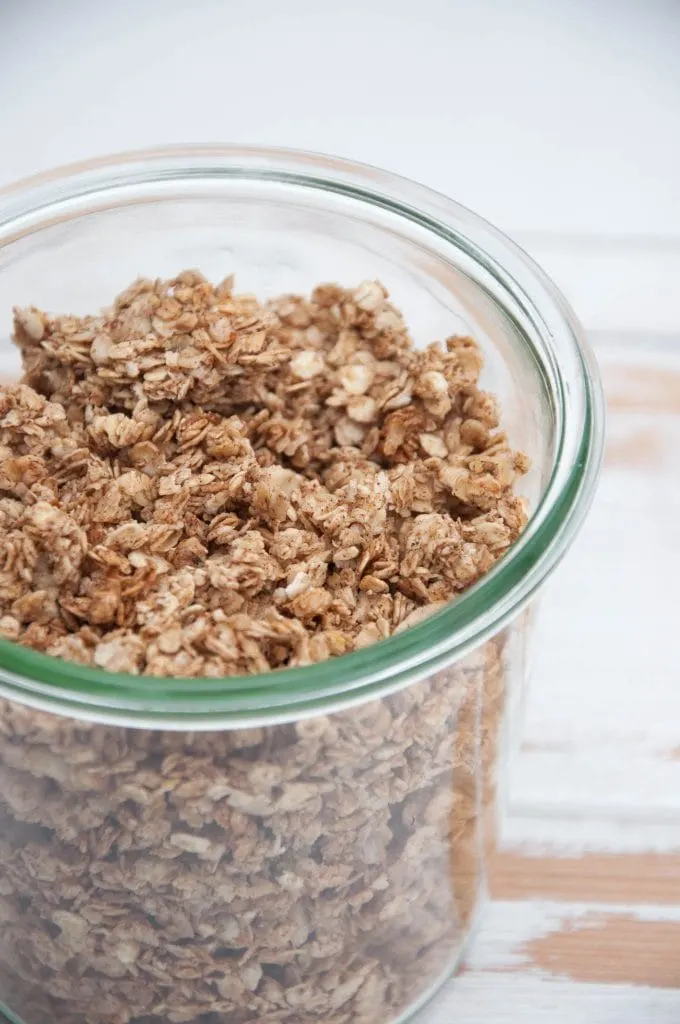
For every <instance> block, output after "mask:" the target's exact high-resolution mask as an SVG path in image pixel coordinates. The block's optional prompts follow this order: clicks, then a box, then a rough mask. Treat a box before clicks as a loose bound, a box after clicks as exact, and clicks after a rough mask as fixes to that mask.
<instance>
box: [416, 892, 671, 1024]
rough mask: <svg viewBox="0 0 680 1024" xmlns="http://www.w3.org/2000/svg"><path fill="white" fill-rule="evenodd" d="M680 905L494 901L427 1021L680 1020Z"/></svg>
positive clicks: (557, 1023)
mask: <svg viewBox="0 0 680 1024" xmlns="http://www.w3.org/2000/svg"><path fill="white" fill-rule="evenodd" d="M679 1020H680V908H673V907H659V906H654V905H652V906H646V905H645V906H638V907H630V908H619V909H618V910H617V911H614V910H613V909H612V907H611V906H607V905H606V904H604V905H603V904H600V903H594V902H592V903H591V902H585V903H569V904H567V903H559V902H554V901H543V900H531V901H519V902H516V901H510V902H508V901H495V902H493V903H491V904H490V906H489V908H488V910H487V913H486V914H485V916H484V918H483V921H482V924H481V927H480V929H479V931H478V933H477V935H476V936H475V940H474V942H473V943H472V947H471V949H470V953H469V956H468V960H467V965H466V967H465V970H464V971H463V972H462V974H461V975H460V976H459V977H458V978H456V979H454V980H453V981H452V982H451V983H450V984H449V985H448V986H447V988H446V990H445V991H444V993H442V995H441V996H440V997H439V998H438V999H437V1000H436V1001H435V1002H434V1004H433V1005H432V1006H430V1007H428V1009H427V1011H426V1012H425V1013H424V1014H423V1015H422V1017H421V1018H419V1020H418V1024H539V1022H540V1024H545V1022H546V1021H549V1022H550V1024H585V1022H588V1024H678V1021H679Z"/></svg>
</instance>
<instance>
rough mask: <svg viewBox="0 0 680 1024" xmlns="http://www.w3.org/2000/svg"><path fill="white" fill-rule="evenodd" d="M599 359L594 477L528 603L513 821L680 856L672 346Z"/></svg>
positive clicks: (677, 366) (679, 570)
mask: <svg viewBox="0 0 680 1024" xmlns="http://www.w3.org/2000/svg"><path fill="white" fill-rule="evenodd" d="M657 341H658V339H657ZM598 352H599V355H600V360H601V364H602V368H603V375H604V380H605V388H606V391H607V394H608V397H609V422H608V445H607V455H606V461H605V468H604V472H603V476H602V481H601V485H600V488H599V492H598V496H597V498H596V501H595V505H594V507H593V511H592V514H591V516H590V519H589V521H588V523H587V524H586V526H585V528H584V530H583V533H582V535H581V537H580V538H579V539H578V541H577V543H576V545H575V546H574V549H573V551H572V552H571V553H570V554H569V555H568V556H567V558H566V559H565V561H564V563H563V565H562V566H561V567H560V569H559V570H558V572H557V573H556V574H555V576H554V578H553V580H552V581H551V583H550V584H549V587H548V588H547V590H546V593H545V596H544V598H543V599H542V601H541V602H540V605H539V611H538V616H537V628H536V635H535V645H534V667H533V676H532V681H531V685H530V687H529V696H528V702H527V714H526V726H525V745H524V748H523V751H522V753H521V755H520V756H519V757H518V758H517V761H516V764H515V766H514V771H513V776H512V780H511V786H510V813H511V816H512V818H513V820H514V821H515V822H519V821H522V822H525V823H527V824H528V825H530V824H531V823H532V822H533V823H534V825H533V826H531V827H532V828H533V829H534V831H535V830H536V829H537V826H536V824H535V823H536V822H538V821H539V820H543V821H545V822H550V821H551V820H552V821H554V822H555V830H554V834H553V835H552V838H553V840H556V838H557V835H558V833H559V834H561V835H562V836H564V835H565V834H567V833H568V825H569V822H572V823H573V825H574V828H575V829H577V830H579V834H580V835H581V836H583V837H584V838H585V835H584V833H585V830H584V828H583V825H582V823H583V822H584V821H585V822H590V823H592V824H593V831H594V832H596V833H597V832H599V833H600V835H604V834H605V832H606V828H605V827H604V825H605V823H608V824H610V825H614V824H616V825H617V826H618V830H619V837H620V839H621V842H622V843H623V846H622V848H625V844H626V843H629V842H630V835H631V833H635V831H636V828H637V827H638V826H640V827H649V828H650V830H651V831H650V836H651V835H652V833H653V832H654V829H655V828H657V830H658V831H659V832H660V831H663V832H664V839H663V845H664V846H665V847H666V848H672V849H678V850H680V759H679V758H678V757H677V756H675V752H677V751H678V750H680V679H679V676H680V669H679V668H678V663H677V647H676V640H675V637H676V634H677V631H678V627H679V626H680V606H679V605H678V600H677V593H676V582H675V581H676V580H677V579H678V578H680V347H668V348H666V347H664V346H659V345H656V346H652V347H650V348H644V347H641V346H638V347H637V348H636V349H631V348H629V347H627V346H625V345H615V346H611V345H607V346H604V347H601V348H600V349H599V350H598ZM626 825H627V826H628V827H627V833H628V835H626V828H625V826H626ZM610 831H611V832H612V834H613V832H614V831H615V830H614V829H611V830H610ZM522 838H523V837H522V835H521V832H520V831H519V829H518V827H515V833H514V837H513V842H514V843H515V844H517V843H519V844H521V842H522ZM527 838H528V836H527ZM546 838H547V840H548V841H550V838H551V835H550V828H549V827H547V828H546ZM616 848H618V847H616Z"/></svg>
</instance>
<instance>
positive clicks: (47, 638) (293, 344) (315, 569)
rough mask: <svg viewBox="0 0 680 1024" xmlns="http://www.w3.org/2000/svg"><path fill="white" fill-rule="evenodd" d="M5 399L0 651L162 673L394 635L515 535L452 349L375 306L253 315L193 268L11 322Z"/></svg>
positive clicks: (290, 301)
mask: <svg viewBox="0 0 680 1024" xmlns="http://www.w3.org/2000/svg"><path fill="white" fill-rule="evenodd" d="M15 341H16V343H17V344H18V345H19V347H20V349H21V352H22V356H23V361H24V371H25V373H24V378H23V382H22V383H21V384H20V385H17V386H12V387H8V386H5V387H2V388H1V389H0V492H1V494H2V497H0V531H1V532H2V537H3V541H2V552H1V558H0V633H2V635H4V636H5V637H8V638H10V639H12V640H17V641H19V642H20V643H22V644H25V645H28V646H31V647H34V648H36V649H38V650H41V651H45V652H47V653H49V654H53V655H57V656H58V657H61V658H64V659H67V660H72V661H77V662H80V663H83V664H91V665H96V666H100V667H102V668H105V669H109V670H113V671H120V672H131V673H146V674H152V675H164V676H225V675H227V676H229V675H235V674H243V673H252V672H263V671H266V670H268V669H274V668H279V667H284V666H297V665H305V664H309V663H312V662H316V661H320V660H323V659H325V658H328V657H329V656H332V655H339V654H343V653H345V652H348V651H352V650H355V649H357V648H359V647H363V646H365V645H367V644H370V643H372V642H374V641H376V640H380V639H383V638H385V637H388V636H390V635H391V634H392V633H393V632H395V631H396V630H398V629H399V628H404V627H405V626H408V625H409V624H410V623H411V622H412V621H414V620H416V619H419V618H420V617H422V615H423V614H424V613H425V611H426V610H430V609H431V608H432V607H434V608H436V607H438V606H439V604H440V603H441V602H445V601H448V600H450V599H451V598H453V597H455V596H456V595H457V594H458V593H460V592H461V591H462V590H464V589H465V588H466V587H468V586H470V585H471V584H472V583H474V582H475V581H476V580H477V579H478V578H479V577H480V576H481V575H483V574H484V573H485V572H486V571H487V570H488V569H489V568H490V567H491V566H492V565H493V563H494V562H495V561H496V560H497V559H498V558H499V557H500V556H501V555H502V554H503V553H504V552H505V551H506V550H507V548H508V547H509V546H510V545H511V544H512V542H513V541H514V540H515V539H516V538H517V536H518V534H519V533H520V531H521V529H522V527H523V526H524V523H525V521H526V512H525V507H524V503H523V501H522V499H521V498H519V497H517V496H516V495H515V494H514V493H513V484H514V481H515V479H516V478H517V476H518V475H521V474H523V473H524V472H525V471H526V469H527V467H528V460H527V458H526V456H524V455H523V454H521V453H518V452H516V451H513V450H512V449H511V448H510V447H509V445H508V441H507V438H506V436H505V434H504V433H503V432H502V431H500V430H499V421H498V411H497V408H496V403H495V401H494V398H493V397H492V396H491V395H489V394H487V393H485V392H484V391H482V390H480V388H479V386H478V378H479V373H480V370H481V366H482V356H481V353H480V351H479V349H478V347H477V345H476V343H475V342H474V341H473V340H472V339H471V338H468V337H460V336H455V337H451V338H448V339H447V340H446V341H445V343H443V344H440V343H433V344H430V345H429V346H428V347H427V348H425V349H422V350H418V349H416V348H415V347H414V345H413V343H412V340H411V338H410V337H409V334H408V331H407V328H406V325H405V324H404V320H403V318H402V316H401V315H400V313H399V312H398V311H397V310H396V309H395V308H394V306H393V305H392V304H391V303H390V302H389V301H388V299H387V292H386V290H385V288H384V287H383V286H382V285H380V284H379V283H377V282H372V281H367V282H364V283H363V284H360V285H359V287H357V288H355V289H349V290H345V289H342V288H340V287H337V286H335V285H328V284H326V285H320V286H319V287H318V288H316V289H315V290H314V291H313V293H312V295H311V297H310V298H301V297H298V296H284V297H282V298H278V299H275V300H272V301H270V302H267V303H266V304H264V305H263V304H261V303H260V302H258V301H257V299H255V298H253V297H252V296H249V295H234V294H233V293H232V282H231V280H230V279H228V280H226V281H224V282H223V283H222V284H220V285H218V286H217V287H213V286H212V285H211V284H210V283H208V282H207V281H206V280H205V279H204V278H203V277H202V276H201V275H200V274H198V273H197V272H194V271H187V272H185V273H183V274H180V275H179V277H177V278H175V279H173V280H171V281H149V280H140V281H137V282H136V283H135V284H133V285H132V286H131V287H130V288H129V289H128V290H127V291H125V292H124V293H123V294H122V295H120V296H119V297H118V299H117V300H116V302H115V305H114V306H113V307H112V308H111V309H110V310H106V311H104V312H103V313H102V314H101V315H99V316H85V317H75V316H52V315H48V314H45V313H43V312H41V311H39V310H37V309H34V308H30V309H21V310H19V309H18V310H16V311H15Z"/></svg>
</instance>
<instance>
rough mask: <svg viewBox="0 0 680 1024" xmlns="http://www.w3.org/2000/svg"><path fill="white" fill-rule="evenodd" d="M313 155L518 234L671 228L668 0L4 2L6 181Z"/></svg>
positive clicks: (676, 88) (675, 188) (0, 73)
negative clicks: (263, 151) (158, 159)
mask: <svg viewBox="0 0 680 1024" xmlns="http://www.w3.org/2000/svg"><path fill="white" fill-rule="evenodd" d="M171 141H172V142H188V141H241V142H244V141H248V142H261V143H274V144H278V145H289V146H295V147H301V148H311V149H319V150H323V151H326V152H334V153H338V154H340V155H344V156H348V157H354V158H356V159H361V160H365V161H368V162H371V163H375V164H378V165H382V166H385V167H387V168H389V169H391V170H395V171H399V172H401V173H403V174H406V175H408V176H410V177H413V178H417V179H420V180H421V181H422V182H424V183H427V184H430V185H432V186H434V187H435V188H438V189H440V190H441V191H444V192H446V193H448V194H449V195H451V196H452V197H454V198H456V199H458V200H459V201H460V202H463V203H465V204H466V205H468V206H470V207H472V208H473V209H475V210H476V211H477V212H479V213H481V214H483V215H485V216H486V217H488V218H489V219H491V220H493V221H495V222H496V223H497V224H498V225H499V226H500V227H502V228H504V229H505V230H507V231H510V232H511V233H514V234H520V233H522V232H526V231H541V232H545V231H548V232H569V233H573V234H577V235H578V234H581V233H588V234H590V233H598V234H600V235H603V234H604V235H616V236H626V235H630V234H634V235H638V236H639V235H643V236H666V237H668V236H674V235H678V236H680V0H514V2H513V0H466V2H463V0H409V2H405V0H338V2H334V3H331V2H328V0H238V2H237V0H184V2H181V3H179V2H176V0H165V2H163V0H0V182H2V181H7V180H11V179H14V178H18V177H21V176H23V175H26V174H30V173H33V172H35V171H38V170H43V169H45V168H47V167H51V166H53V165H55V164H59V163H62V162H65V161H70V160H73V159H79V158H82V157H86V156H90V155H94V154H102V153H107V152H111V151H115V150H120V149H126V148H131V147H141V146H148V145H150V144H153V143H163V142H171Z"/></svg>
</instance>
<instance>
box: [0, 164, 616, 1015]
mask: <svg viewBox="0 0 680 1024" xmlns="http://www.w3.org/2000/svg"><path fill="white" fill-rule="evenodd" d="M0 208H2V209H3V212H4V214H5V217H4V219H3V222H2V223H3V227H2V229H1V230H2V234H0V247H1V248H0V251H2V253H3V256H4V257H5V262H4V263H3V267H2V269H0V311H2V312H3V313H4V312H5V311H7V312H8V313H9V310H10V308H11V306H16V307H17V308H16V312H15V319H14V328H13V334H14V340H15V342H16V345H17V346H18V349H19V350H20V353H21V361H22V367H21V370H19V368H18V365H17V362H18V360H16V359H15V357H13V356H10V355H8V358H7V360H6V361H5V362H4V363H3V366H2V369H3V371H4V370H6V372H7V375H8V376H9V377H15V378H16V377H18V376H19V373H23V377H22V380H21V383H19V384H11V383H8V384H7V385H6V386H3V387H2V388H0V518H1V520H2V527H3V539H2V541H0V572H1V574H2V587H0V634H1V635H2V637H3V638H4V639H2V640H0V820H1V821H2V826H1V827H0V921H1V922H2V929H0V1005H4V1007H5V1011H6V1012H7V1013H8V1014H9V1015H10V1019H12V1020H20V1021H22V1022H23V1024H52V1022H53V1021H54V1020H59V1021H60V1024H154V1022H158V1024H161V1022H166V1021H167V1022H171V1024H181V1022H187V1024H274V1022H278V1024H297V1022H309V1024H314V1022H317V1024H321V1022H323V1024H349V1022H352V1024H362V1022H365V1024H396V1022H401V1021H406V1020H410V1019H412V1017H413V1014H414V1013H416V1012H417V1011H418V1009H419V1008H420V1007H422V1005H424V1003H425V1002H426V1001H427V999H428V998H429V997H430V996H431V995H432V994H433V992H434V991H435V990H436V989H437V987H438V986H439V985H440V984H441V982H442V981H443V979H444V978H446V977H447V976H448V975H449V974H450V973H451V972H452V971H453V970H454V969H455V967H456V965H457V963H458V962H459V959H460V955H461V951H462V949H463V947H464V943H465V940H466V937H467V935H468V933H469V930H470V926H471V922H472V921H473V919H474V916H475V914H476V913H477V911H478V909H479V907H480V904H481V901H482V898H483V891H484V870H485V862H486V857H487V852H488V849H489V847H490V843H491V840H492V838H493V833H494V817H495V813H496V805H497V791H498V785H499V783H502V782H503V776H502V772H503V770H504V766H505V763H506V759H505V756H504V753H503V751H504V750H505V748H506V747H507V735H508V728H509V724H511V719H512V714H511V709H512V705H513V703H514V702H515V701H516V698H517V696H518V694H519V693H520V691H521V688H522V685H523V680H524V673H525V667H524V651H525V646H526V627H525V619H524V618H523V617H521V616H519V613H520V611H521V609H522V607H523V606H524V604H525V603H526V601H527V600H528V598H529V597H530V596H531V595H532V594H533V593H534V591H535V590H536V589H537V587H538V586H539V585H540V583H541V582H542V580H543V579H544V578H545V577H546V575H547V573H548V572H549V570H550V568H551V567H552V566H553V565H554V564H555V561H556V560H557V559H558V558H559V557H560V555H561V554H562V552H563V550H564V548H565V545H566V544H567V543H568V541H569V539H570V538H571V536H572V534H573V531H574V528H575V526H576V525H577V523H578V521H579V520H580V518H581V517H582V515H583V513H584V510H585V508H586V506H587V503H588V500H589V497H590V494H591V492H592V486H593V480H594V477H595V474H596V470H597V464H598V458H599V446H600V410H599V392H598V388H597V384H596V380H595V376H594V372H593V368H592V363H591V362H590V361H589V360H590V357H589V354H588V352H587V350H586V349H585V347H584V346H583V343H582V341H581V339H580V337H579V334H578V329H577V327H576V326H575V323H574V321H573V320H572V319H571V316H570V314H568V312H565V308H564V305H563V300H561V299H560V298H559V296H556V293H555V292H554V289H552V286H550V285H549V284H548V283H547V282H546V281H545V280H544V279H543V277H542V276H541V274H540V272H539V271H538V270H537V269H536V268H534V267H533V266H532V265H531V264H530V262H529V261H528V260H527V259H526V257H524V256H523V255H522V254H521V253H519V252H518V251H517V250H515V249H514V248H513V247H512V245H511V243H509V242H507V241H506V240H505V239H502V238H501V237H500V236H498V235H496V234H495V233H494V232H493V230H492V229H489V228H488V227H487V226H486V225H484V224H482V223H481V222H479V221H477V220H476V219H475V218H474V217H473V216H472V215H471V214H468V213H467V211H464V210H461V209H460V208H458V207H456V206H455V204H452V203H448V202H447V201H445V200H442V199H441V198H440V197H438V196H432V195H430V194H429V193H427V191H426V190H423V189H420V188H419V187H418V186H413V185H410V184H409V183H405V182H401V181H399V180H397V179H393V178H390V177H389V176H387V175H384V176H382V177H381V176H380V174H379V172H373V171H367V170H365V169H362V168H358V167H354V166H352V165H349V164H342V163H341V162H337V161H332V160H330V159H328V160H327V159H326V158H321V157H314V156H309V157H305V156H300V155H298V154H287V153H285V152H278V153H267V152H265V151H260V152H257V153H254V152H253V151H240V150H238V149H237V148H235V149H232V150H221V151H219V152H217V151H215V150H212V149H205V150H201V149H196V150H194V151H187V152H183V151H178V152H174V153H173V152H169V153H168V152H165V153H157V154H152V155H148V156H147V157H138V158H135V157H130V158H120V159H115V160H113V161H111V163H110V164H109V165H108V166H106V167H102V166H100V165H98V166H95V167H93V168H81V169H75V170H72V171H71V173H70V174H66V175H64V174H57V175H55V176H54V178H53V179H52V180H51V181H50V180H48V181H47V182H44V181H40V182H37V183H33V184H31V183H28V184H27V185H26V186H25V187H24V188H23V189H20V190H17V191H14V192H10V193H8V194H6V195H4V196H3V195H2V194H0ZM131 232H134V238H135V240H136V242H137V244H136V247H135V252H134V263H132V265H131V253H130V245H129V239H130V237H131ZM36 243H37V244H36ZM225 253H226V255H225ZM192 263H193V264H195V265H199V266H201V268H202V269H203V270H204V271H205V273H206V275H207V277H203V275H202V274H199V273H197V272H194V271H190V272H187V271H182V269H181V268H182V265H184V266H186V265H187V264H189V265H190V264H192ZM48 267H49V269H50V272H49V274H47V273H45V270H46V269H47V268H48ZM74 268H77V273H76V272H75V270H74ZM138 269H144V270H145V271H146V272H147V273H148V272H149V271H150V272H152V273H154V272H159V273H160V274H161V275H162V276H161V277H159V278H158V279H156V280H147V279H141V280H139V281H137V282H136V283H135V284H134V285H133V286H132V287H129V288H127V289H126V290H125V291H124V292H122V293H121V294H120V296H119V298H118V299H117V300H116V302H115V303H114V304H113V305H112V306H106V303H110V301H111V296H112V295H113V294H115V292H116V291H117V290H118V291H119V290H120V288H121V287H124V286H125V285H126V284H128V283H129V279H130V277H131V276H134V274H135V273H136V272H137V270H138ZM232 269H234V270H236V272H237V283H238V284H239V286H240V288H242V287H245V289H246V290H247V292H248V294H244V293H243V292H240V291H236V290H235V289H234V286H233V282H232V280H231V279H226V280H224V281H222V283H221V284H220V285H212V284H211V283H210V281H209V279H208V278H209V276H212V277H213V279H214V280H219V277H220V274H219V272H218V270H219V271H221V273H222V274H223V273H224V272H225V271H227V270H232ZM213 271H215V272H213ZM320 280H337V281H340V282H343V284H344V282H350V287H342V286H340V285H321V286H319V285H318V282H319V281H320ZM352 281H362V283H360V284H358V285H357V284H355V285H353V286H352V285H351V282H352ZM382 281H384V282H385V284H386V285H387V286H388V288H389V292H390V294H389V295H388V292H387V288H386V287H384V286H383V284H382V283H379V282H382ZM251 291H252V292H253V294H256V295H257V296H258V298H254V297H253V295H251V294H249V293H250V292H251ZM277 296H283V297H282V298H281V297H279V298H277ZM393 303H394V304H393ZM50 309H55V310H62V311H63V310H67V311H68V315H59V314H52V313H46V312H44V310H50ZM100 310H101V312H99V311H100ZM402 312H403V316H402ZM9 333H10V332H9V331H8V335H9ZM433 339H439V340H438V342H437V343H435V344H431V342H432V341H433ZM473 339H474V340H473ZM9 352H10V349H9V347H8V348H7V353H9ZM483 364H484V368H483ZM17 371H18V372H17ZM567 394H568V396H569V399H568V402H567V400H566V395H567ZM492 395H494V396H497V397H498V399H499V401H498V403H497V402H496V400H495V397H492Z"/></svg>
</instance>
